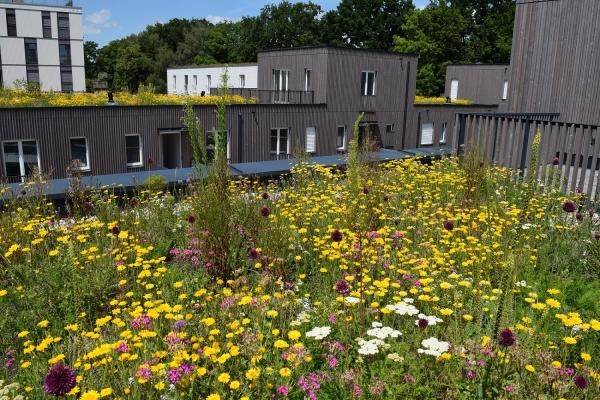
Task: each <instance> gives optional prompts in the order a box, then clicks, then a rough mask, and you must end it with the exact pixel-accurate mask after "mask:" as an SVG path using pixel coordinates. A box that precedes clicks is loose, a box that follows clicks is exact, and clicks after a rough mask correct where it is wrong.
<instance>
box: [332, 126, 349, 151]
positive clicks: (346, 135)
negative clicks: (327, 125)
mask: <svg viewBox="0 0 600 400" xmlns="http://www.w3.org/2000/svg"><path fill="white" fill-rule="evenodd" d="M340 128H344V136H343V137H342V147H337V139H338V131H339V129H340ZM347 137H348V131H347V129H346V125H338V126H337V127H336V129H335V146H336V148H337V149H338V150H342V151H343V150H346V141H347Z"/></svg>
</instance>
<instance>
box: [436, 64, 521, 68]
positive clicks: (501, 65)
mask: <svg viewBox="0 0 600 400" xmlns="http://www.w3.org/2000/svg"><path fill="white" fill-rule="evenodd" d="M446 67H510V64H448V65H446Z"/></svg>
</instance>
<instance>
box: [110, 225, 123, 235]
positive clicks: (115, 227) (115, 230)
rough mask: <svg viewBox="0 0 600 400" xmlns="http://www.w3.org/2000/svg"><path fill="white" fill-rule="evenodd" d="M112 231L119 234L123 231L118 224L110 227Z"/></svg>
mask: <svg viewBox="0 0 600 400" xmlns="http://www.w3.org/2000/svg"><path fill="white" fill-rule="evenodd" d="M110 232H111V233H112V234H113V235H118V234H119V233H121V229H120V228H119V227H118V226H117V225H115V226H113V227H112V228H110Z"/></svg>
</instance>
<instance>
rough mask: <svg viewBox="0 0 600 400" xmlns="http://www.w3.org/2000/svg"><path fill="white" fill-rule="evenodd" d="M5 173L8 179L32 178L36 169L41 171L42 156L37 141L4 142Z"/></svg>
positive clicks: (22, 179)
mask: <svg viewBox="0 0 600 400" xmlns="http://www.w3.org/2000/svg"><path fill="white" fill-rule="evenodd" d="M2 153H3V159H4V171H5V172H6V176H7V177H8V178H20V180H21V181H24V180H25V177H27V176H30V175H31V174H32V173H33V171H34V170H35V169H38V170H39V169H40V168H41V167H40V155H39V153H38V148H37V142H36V141H35V140H21V141H14V142H4V143H3V145H2Z"/></svg>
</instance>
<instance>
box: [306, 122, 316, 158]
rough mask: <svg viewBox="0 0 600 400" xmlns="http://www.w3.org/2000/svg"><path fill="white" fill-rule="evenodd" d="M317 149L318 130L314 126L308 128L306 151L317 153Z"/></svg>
mask: <svg viewBox="0 0 600 400" xmlns="http://www.w3.org/2000/svg"><path fill="white" fill-rule="evenodd" d="M316 151H317V130H316V129H315V128H314V127H312V126H311V127H308V128H306V152H307V153H315V152H316Z"/></svg>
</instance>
